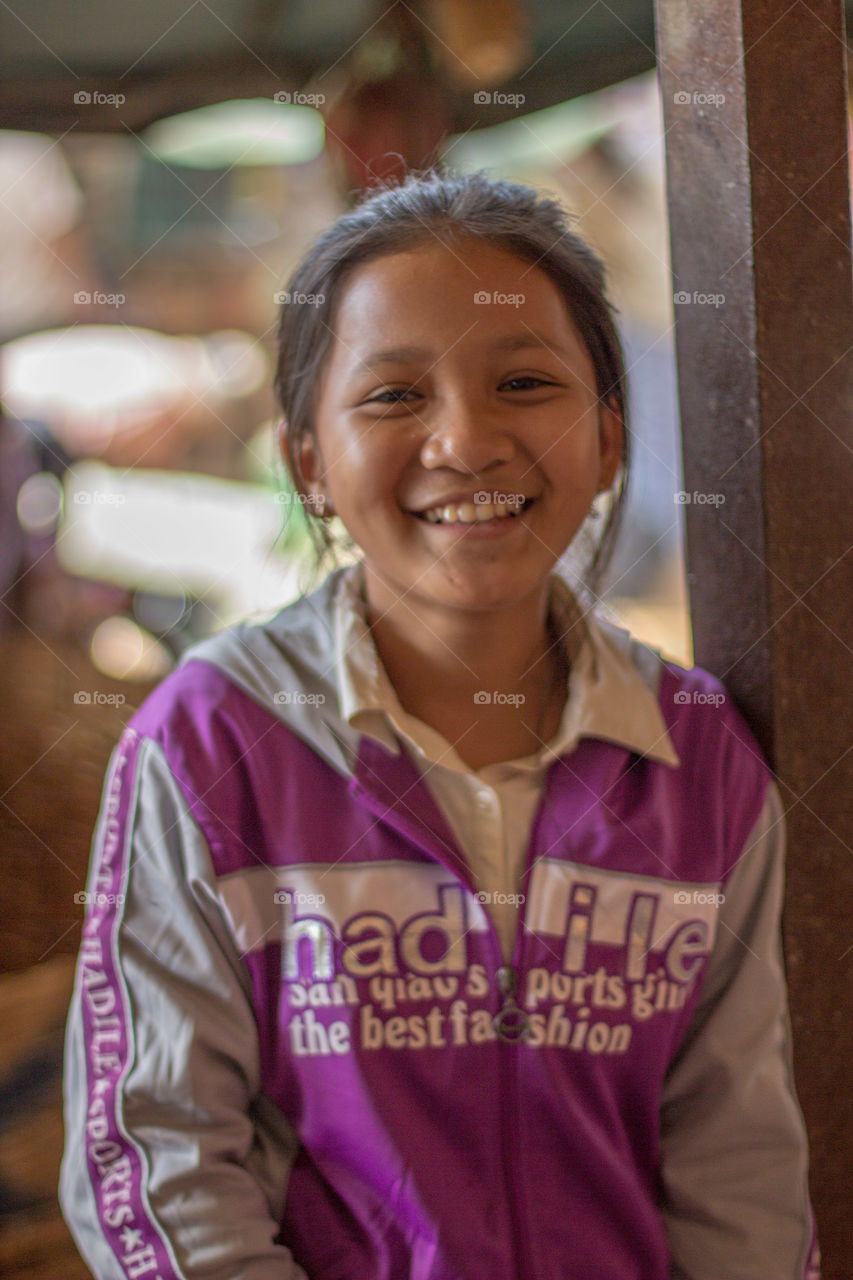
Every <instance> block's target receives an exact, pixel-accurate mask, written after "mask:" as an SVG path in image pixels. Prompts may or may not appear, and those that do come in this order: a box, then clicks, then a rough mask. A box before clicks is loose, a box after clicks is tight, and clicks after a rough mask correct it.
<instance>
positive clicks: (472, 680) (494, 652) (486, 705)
mask: <svg viewBox="0 0 853 1280" xmlns="http://www.w3.org/2000/svg"><path fill="white" fill-rule="evenodd" d="M380 595H381V598H380V600H378V601H377V602H376V604H375V605H374V604H372V603H371V601H370V591H369V589H368V597H367V616H368V621H369V623H370V628H371V633H372V635H373V639H374V643H375V644H376V648H377V651H378V654H379V657H380V659H381V661H382V664H383V666H384V667H385V670H386V671H387V673H388V676H389V678H390V680H391V683H392V684H393V686H394V689H395V691H396V693H397V697H398V698H399V700H400V703H401V705H402V706H403V708H404V710H406V711H408V712H409V713H410V714H411V715H414V716H417V717H418V719H420V720H423V721H424V722H425V723H427V724H429V725H431V726H432V727H433V728H434V729H436V730H437V731H438V732H439V733H441V734H442V735H443V736H444V737H445V738H447V740H448V741H449V742H451V743H453V744H454V745H455V747H456V750H457V752H458V754H459V755H460V757H461V758H462V759H463V760H464V761H465V763H466V764H468V765H469V766H470V767H471V768H474V769H479V768H482V767H483V765H485V764H490V763H495V762H497V761H502V760H510V759H515V758H518V757H521V756H526V755H532V754H533V753H534V752H535V751H537V750H538V748H539V747H540V746H541V745H542V744H543V743H544V742H547V741H548V740H549V738H550V737H552V736H553V734H554V733H555V732H556V729H557V726H558V725H559V721H560V717H561V715H562V710H563V707H564V705H565V699H566V691H567V685H568V668H567V664H566V659H565V656H564V653H563V650H562V646H561V645H560V644H559V642H557V641H556V640H555V638H554V636H553V634H552V632H551V629H550V628H549V625H548V585H547V583H544V584H542V586H541V588H540V589H539V591H538V592H537V593H536V595H535V596H531V597H529V598H526V599H525V600H523V601H520V602H518V603H517V604H515V605H513V606H510V607H507V608H503V609H500V610H489V611H485V610H484V611H472V610H453V609H447V608H443V607H441V606H438V605H431V604H426V605H424V604H423V603H422V602H419V601H413V600H412V597H411V595H410V596H408V597H406V598H399V597H398V598H396V599H393V598H392V599H391V600H390V601H389V600H388V599H387V598H386V597H384V593H380Z"/></svg>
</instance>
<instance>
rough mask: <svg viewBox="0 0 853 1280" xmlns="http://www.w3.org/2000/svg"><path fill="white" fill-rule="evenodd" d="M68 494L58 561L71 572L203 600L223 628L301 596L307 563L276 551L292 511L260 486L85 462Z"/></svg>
mask: <svg viewBox="0 0 853 1280" xmlns="http://www.w3.org/2000/svg"><path fill="white" fill-rule="evenodd" d="M65 491H66V492H65V515H64V519H63V523H62V525H61V527H60V530H59V536H58V538H57V555H58V557H59V560H60V563H61V564H62V566H63V568H65V569H66V570H67V571H68V572H69V573H74V574H78V575H80V576H82V577H88V578H95V579H101V580H105V581H108V582H112V583H115V584H117V585H120V586H123V587H127V588H135V589H144V590H148V591H156V592H160V593H162V594H163V595H176V596H179V595H182V594H185V595H187V596H192V597H196V598H199V599H203V600H205V601H206V602H207V603H208V605H209V607H210V608H211V609H212V610H213V612H214V613H215V615H216V617H217V619H218V621H219V622H220V623H221V625H222V626H226V625H228V624H230V623H231V622H234V621H237V620H238V619H239V618H243V617H248V616H256V615H262V614H271V613H273V612H275V610H276V609H277V608H280V607H281V606H282V605H284V604H286V603H288V602H289V601H290V600H293V599H294V598H295V597H296V595H297V594H298V592H299V589H300V585H301V584H300V581H299V575H300V570H301V569H302V568H303V567H304V566H303V564H302V562H301V561H299V560H296V559H289V558H288V559H284V558H283V557H282V556H281V555H280V554H278V553H274V552H273V551H272V547H273V544H274V543H275V541H276V540H277V538H278V535H279V533H280V531H281V526H282V512H283V511H284V510H285V508H284V507H283V506H282V505H281V504H280V503H277V502H276V498H275V495H274V494H273V493H272V492H271V491H270V490H269V489H267V488H265V487H264V486H262V485H251V484H239V483H237V482H235V481H231V480H219V479H215V478H212V477H209V476H199V475H189V474H186V473H183V472H173V471H141V470H135V471H128V472H124V471H121V470H119V469H117V468H112V467H106V466H104V465H103V464H101V463H95V462H81V463H78V464H76V465H75V466H74V467H73V468H71V469H70V470H69V471H67V472H66V475H65Z"/></svg>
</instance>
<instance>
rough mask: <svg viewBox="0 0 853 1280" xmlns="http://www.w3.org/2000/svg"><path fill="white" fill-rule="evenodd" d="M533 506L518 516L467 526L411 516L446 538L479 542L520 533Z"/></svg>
mask: <svg viewBox="0 0 853 1280" xmlns="http://www.w3.org/2000/svg"><path fill="white" fill-rule="evenodd" d="M532 505H533V504H532V502H528V503H526V505H525V507H524V509H523V510H522V511H520V512H519V513H518V515H514V516H494V517H493V518H492V519H491V520H483V521H477V522H475V523H473V524H465V523H463V522H462V521H461V520H460V521H457V522H455V523H453V524H445V523H432V522H431V521H429V520H425V519H423V517H422V516H420V515H418V514H416V513H414V512H410V513H409V514H410V515H412V516H413V518H414V519H415V520H417V521H418V524H420V525H422V526H423V527H424V528H426V529H430V530H434V531H435V532H436V533H438V534H439V535H442V536H443V537H444V538H451V539H454V540H458V539H460V538H465V539H471V538H474V539H477V540H478V541H479V540H480V539H481V538H487V539H488V538H507V537H511V536H512V533H513V530H515V532H516V533H518V532H519V531H520V529H521V528H524V527H526V522H525V516H526V514H527V511H528V510H529V508H530V507H531V506H532Z"/></svg>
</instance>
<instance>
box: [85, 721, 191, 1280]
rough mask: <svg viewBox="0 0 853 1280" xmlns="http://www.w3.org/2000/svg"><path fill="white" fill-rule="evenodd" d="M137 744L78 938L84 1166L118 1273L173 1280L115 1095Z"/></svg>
mask: <svg viewBox="0 0 853 1280" xmlns="http://www.w3.org/2000/svg"><path fill="white" fill-rule="evenodd" d="M139 750H140V739H139V738H138V736H137V734H136V733H135V732H134V731H133V730H132V729H128V730H126V731H125V733H124V735H123V737H122V740H121V742H120V743H119V746H118V747H117V749H116V754H115V757H114V760H113V764H112V769H111V772H110V776H109V783H108V786H107V790H106V795H105V802H104V815H103V823H104V825H103V832H102V836H101V842H100V848H99V849H98V851H97V854H96V862H95V873H94V877H93V879H92V890H91V892H92V897H91V899H90V902H89V905H88V908H87V914H86V921H85V924H84V928H83V941H82V945H81V951H80V975H79V980H78V981H79V994H80V999H81V1001H82V1013H83V1025H84V1028H85V1043H86V1053H87V1083H88V1116H89V1119H88V1124H87V1139H86V1161H87V1166H88V1173H89V1178H90V1180H91V1183H92V1187H93V1191H94V1195H95V1201H96V1203H97V1206H98V1215H99V1219H100V1223H101V1230H102V1231H103V1233H104V1237H105V1239H106V1240H107V1242H108V1243H109V1245H110V1247H111V1248H112V1250H113V1252H114V1253H115V1256H116V1258H117V1259H118V1262H119V1265H120V1266H121V1268H122V1273H123V1274H124V1275H127V1276H129V1277H131V1278H133V1277H136V1276H142V1275H143V1274H159V1276H161V1277H162V1278H163V1280H166V1278H167V1277H176V1276H178V1272H177V1271H176V1269H175V1267H174V1265H173V1262H172V1259H171V1257H170V1254H169V1251H168V1249H167V1248H166V1244H165V1241H164V1238H163V1237H162V1236H161V1234H160V1232H159V1231H158V1229H157V1226H156V1225H155V1223H154V1221H153V1218H152V1216H151V1214H150V1210H149V1209H148V1207H147V1197H146V1195H145V1180H146V1176H147V1172H146V1168H145V1165H144V1163H143V1158H142V1154H141V1152H140V1150H139V1148H138V1147H137V1146H136V1144H135V1143H134V1142H133V1141H132V1140H131V1139H130V1137H129V1136H128V1135H127V1134H126V1133H125V1131H124V1128H123V1124H122V1118H121V1091H122V1087H123V1082H124V1079H125V1076H126V1074H127V1072H128V1070H129V1069H130V1067H131V1065H132V1061H133V1053H134V1049H133V1033H132V1028H131V1025H130V1011H129V1008H128V1002H127V996H126V992H125V988H124V982H123V979H122V976H121V971H120V964H119V959H118V953H117V946H118V942H117V938H118V931H119V928H120V926H121V918H122V908H123V904H124V896H125V890H126V886H127V877H128V869H129V863H130V857H131V839H130V833H131V824H132V812H133V807H134V801H135V789H136V765H137V759H138V756H139Z"/></svg>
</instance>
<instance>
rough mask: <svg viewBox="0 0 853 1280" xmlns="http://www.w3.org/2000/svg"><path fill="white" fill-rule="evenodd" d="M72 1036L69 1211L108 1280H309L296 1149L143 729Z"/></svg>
mask: <svg viewBox="0 0 853 1280" xmlns="http://www.w3.org/2000/svg"><path fill="white" fill-rule="evenodd" d="M86 897H87V912H86V920H85V923H84V928H83V939H82V943H81V948H80V956H79V960H78V967H77V981H76V985H75V992H74V997H73V1001H72V1006H71V1010H70V1014H69V1020H68V1031H67V1042H66V1064H65V1082H64V1092H65V1120H66V1147H65V1155H64V1159H63V1164H62V1172H61V1180H60V1202H61V1205H62V1210H63V1213H64V1215H65V1218H66V1221H67V1223H68V1225H69V1227H70V1229H71V1232H72V1234H73V1236H74V1238H75V1240H76V1243H77V1246H78V1248H79V1249H80V1252H81V1253H82V1255H83V1257H84V1258H85V1260H86V1262H87V1263H88V1265H89V1267H90V1269H91V1271H92V1273H93V1275H94V1276H95V1277H97V1278H98V1280H128V1278H129V1280H148V1278H149V1277H150V1280H177V1278H178V1277H182V1278H184V1280H192V1278H193V1277H196V1276H198V1277H201V1276H204V1280H238V1278H239V1280H273V1278H275V1280H306V1278H305V1274H304V1272H303V1271H302V1270H301V1269H300V1268H299V1267H298V1266H297V1265H296V1264H295V1263H294V1261H293V1259H292V1257H291V1254H290V1252H289V1251H288V1250H287V1249H285V1248H284V1247H282V1246H281V1245H279V1244H277V1243H275V1240H276V1236H277V1234H278V1230H279V1228H278V1222H279V1220H280V1216H281V1211H282V1207H283V1203H284V1195H285V1190H286V1184H287V1179H288V1176H289V1171H290V1168H291V1165H292V1161H293V1157H294V1153H295V1146H296V1141H295V1137H294V1134H293V1132H292V1130H291V1129H290V1127H289V1126H288V1125H287V1123H286V1121H285V1119H284V1117H283V1116H282V1115H281V1113H280V1111H279V1110H278V1108H276V1107H275V1106H274V1105H273V1104H272V1102H271V1101H270V1100H269V1099H268V1098H267V1097H266V1096H265V1095H264V1094H263V1093H262V1092H261V1090H260V1067H259V1049H258V1032H257V1027H256V1023H255V1019H254V1015H253V1012H252V1005H251V999H250V989H249V978H248V973H247V971H246V968H245V965H244V964H243V963H242V961H241V959H240V955H239V952H238V950H237V947H236V946H235V943H234V941H233V938H232V936H231V934H230V932H229V930H228V927H227V924H226V922H225V920H224V917H223V915H222V914H221V912H220V909H219V905H218V902H217V899H216V896H215V882H214V879H213V869H212V864H211V860H210V855H209V851H208V847H207V844H206V842H205V840H204V837H203V836H202V834H201V832H200V830H199V828H198V827H197V825H196V824H195V822H194V820H193V818H192V815H191V813H190V812H189V809H188V806H187V803H186V801H185V798H184V796H183V793H182V792H181V790H180V788H179V787H178V785H177V783H176V782H175V779H174V778H173V776H172V774H171V773H170V770H169V768H168V766H167V764H166V762H165V759H164V756H163V753H162V750H161V749H160V747H159V746H158V745H157V744H156V743H155V742H153V741H152V740H150V739H147V738H144V737H141V736H139V735H138V734H137V732H136V731H135V730H134V729H133V728H130V729H128V730H126V732H125V735H124V737H123V738H122V741H121V743H120V744H119V746H118V747H117V748H116V750H115V752H114V753H113V757H112V761H111V765H110V770H109V772H108V774H107V780H106V783H105V787H104V794H103V800H102V806H101V813H100V817H99V820H98V825H97V828H96V831H95V837H94V842H93V851H92V861H91V867H90V875H89V884H88V888H87V893H86Z"/></svg>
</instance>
